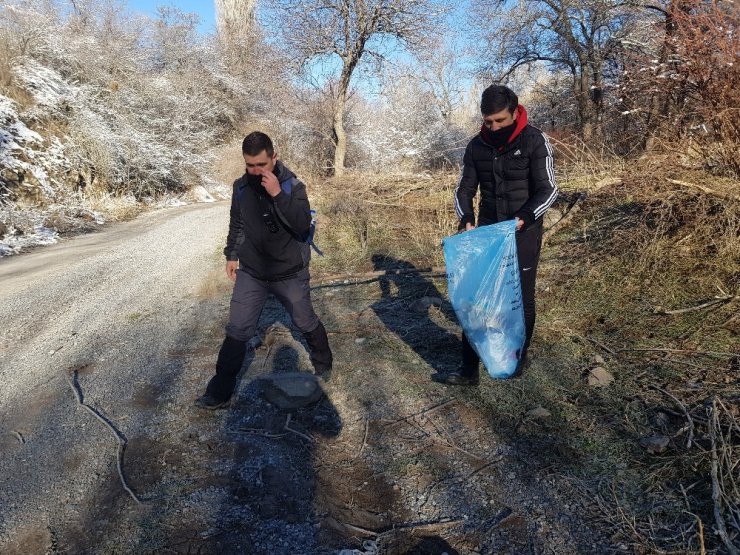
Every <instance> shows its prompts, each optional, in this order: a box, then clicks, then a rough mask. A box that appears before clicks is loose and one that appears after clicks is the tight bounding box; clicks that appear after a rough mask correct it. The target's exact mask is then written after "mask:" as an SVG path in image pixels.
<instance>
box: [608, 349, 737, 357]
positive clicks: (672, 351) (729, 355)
mask: <svg viewBox="0 0 740 555" xmlns="http://www.w3.org/2000/svg"><path fill="white" fill-rule="evenodd" d="M616 352H617V353H627V352H638V353H639V352H646V353H650V352H653V353H689V354H692V355H707V356H722V357H725V356H728V357H736V356H740V354H738V353H726V352H724V351H692V350H689V349H667V348H664V347H656V348H652V349H626V348H625V349H617V350H616Z"/></svg>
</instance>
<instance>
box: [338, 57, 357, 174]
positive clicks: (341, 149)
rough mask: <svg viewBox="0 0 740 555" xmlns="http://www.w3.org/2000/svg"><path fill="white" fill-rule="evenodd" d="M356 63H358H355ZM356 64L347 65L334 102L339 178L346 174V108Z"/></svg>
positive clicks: (340, 78) (340, 79)
mask: <svg viewBox="0 0 740 555" xmlns="http://www.w3.org/2000/svg"><path fill="white" fill-rule="evenodd" d="M355 63H356V62H355ZM353 69H354V64H345V66H344V69H343V70H342V75H341V76H340V77H339V90H338V91H337V99H336V101H335V102H334V118H333V121H332V129H333V131H334V138H335V140H336V143H335V144H334V175H335V176H337V177H339V176H341V175H342V174H344V159H345V157H346V155H347V133H346V132H345V131H344V108H345V106H346V105H347V91H348V90H349V80H350V78H351V77H352V70H353Z"/></svg>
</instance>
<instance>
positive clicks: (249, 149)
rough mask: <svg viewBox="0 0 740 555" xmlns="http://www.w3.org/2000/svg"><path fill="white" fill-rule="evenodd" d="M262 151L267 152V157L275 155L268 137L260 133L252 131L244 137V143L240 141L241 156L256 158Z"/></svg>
mask: <svg viewBox="0 0 740 555" xmlns="http://www.w3.org/2000/svg"><path fill="white" fill-rule="evenodd" d="M263 150H264V151H266V152H267V155H268V156H272V155H273V154H275V147H273V146H272V140H271V139H270V137H268V136H267V135H265V134H264V133H262V132H261V131H252V132H251V133H250V134H249V135H247V136H246V137H244V141H242V154H246V155H247V156H257V155H258V154H259V153H260V152H262V151H263Z"/></svg>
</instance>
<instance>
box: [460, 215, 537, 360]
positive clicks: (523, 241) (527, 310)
mask: <svg viewBox="0 0 740 555" xmlns="http://www.w3.org/2000/svg"><path fill="white" fill-rule="evenodd" d="M515 237H516V254H517V258H518V260H519V279H520V280H521V285H522V305H523V308H524V327H525V330H526V333H527V337H526V339H525V341H524V347H523V348H522V354H521V357H520V358H523V357H524V356H525V355H526V354H527V349H529V343H530V341H531V340H532V334H533V333H534V321H535V316H536V312H535V302H534V291H535V283H536V281H537V265H538V264H539V261H540V250H541V249H542V225H534V226H532V227H530V228H529V229H527V230H525V231H518V232H517V233H516V235H515ZM479 362H480V359H479V358H478V354H477V353H476V352H475V350H474V349H473V347H472V345H471V344H470V342H469V341H468V338H467V337H465V334H464V333H463V337H462V366H463V368H462V370H463V373H465V374H469V375H477V374H478V363H479Z"/></svg>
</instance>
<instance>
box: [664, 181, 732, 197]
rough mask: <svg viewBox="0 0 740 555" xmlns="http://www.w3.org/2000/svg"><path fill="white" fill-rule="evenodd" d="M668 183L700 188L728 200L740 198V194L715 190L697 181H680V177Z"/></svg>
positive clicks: (704, 191)
mask: <svg viewBox="0 0 740 555" xmlns="http://www.w3.org/2000/svg"><path fill="white" fill-rule="evenodd" d="M668 183H672V184H674V185H679V186H680V187H688V188H690V189H698V190H699V191H701V192H703V193H706V194H708V195H711V196H713V197H719V198H723V199H726V200H740V195H733V194H732V193H725V192H723V191H715V190H714V189H710V188H709V187H705V186H704V185H698V184H696V183H688V182H686V181H679V180H678V179H669V180H668Z"/></svg>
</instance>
